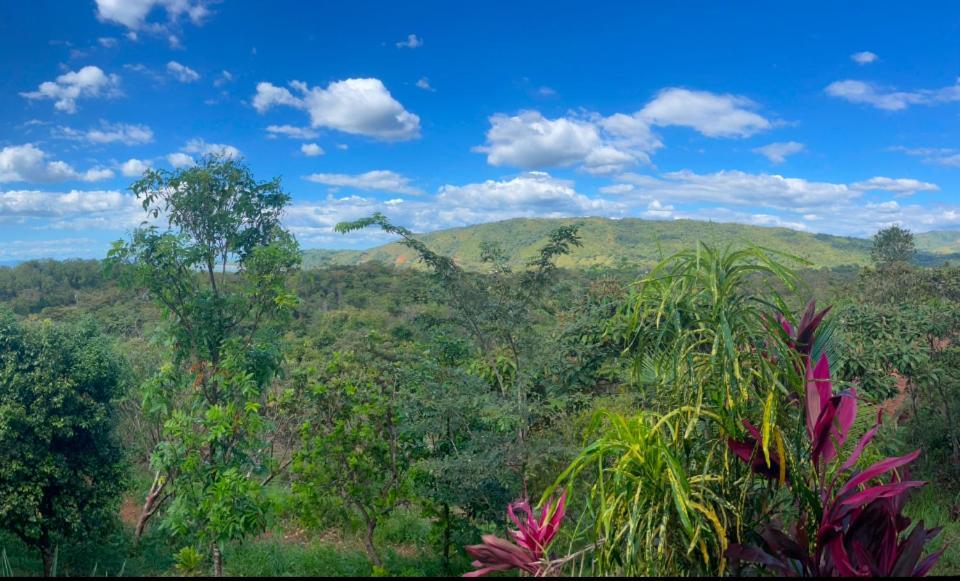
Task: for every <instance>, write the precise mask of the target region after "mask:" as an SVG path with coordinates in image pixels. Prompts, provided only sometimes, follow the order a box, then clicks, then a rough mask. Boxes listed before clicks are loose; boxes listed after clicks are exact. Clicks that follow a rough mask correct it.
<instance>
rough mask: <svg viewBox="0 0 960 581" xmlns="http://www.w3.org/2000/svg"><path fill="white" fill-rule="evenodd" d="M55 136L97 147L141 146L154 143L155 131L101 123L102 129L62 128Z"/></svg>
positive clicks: (136, 126) (128, 125)
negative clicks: (105, 145) (104, 145)
mask: <svg viewBox="0 0 960 581" xmlns="http://www.w3.org/2000/svg"><path fill="white" fill-rule="evenodd" d="M55 135H57V136H58V137H62V138H65V139H76V140H81V141H86V142H89V143H92V144H96V145H102V144H109V143H122V144H124V145H141V144H144V143H150V142H152V141H153V130H152V129H150V128H149V127H148V126H146V125H138V124H130V123H108V122H106V121H101V122H100V127H98V128H92V129H87V130H85V131H80V130H76V129H72V128H70V127H60V128H59V129H58V130H57V131H56V132H55Z"/></svg>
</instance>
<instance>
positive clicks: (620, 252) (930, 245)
mask: <svg viewBox="0 0 960 581" xmlns="http://www.w3.org/2000/svg"><path fill="white" fill-rule="evenodd" d="M569 224H581V228H580V232H581V233H582V236H583V246H581V247H579V248H575V249H574V250H573V251H572V252H571V253H570V254H569V255H566V256H561V257H559V258H558V259H557V266H560V267H562V268H619V267H624V266H640V267H645V268H649V267H651V266H653V265H654V264H656V263H657V262H659V261H660V260H662V259H663V258H664V257H666V256H670V255H672V254H674V253H676V252H679V251H681V250H686V249H688V248H690V247H691V246H693V245H695V244H696V243H697V242H698V241H699V242H704V243H707V244H710V245H716V246H726V245H728V244H729V245H732V246H734V247H744V246H747V245H751V244H753V245H757V246H761V247H764V248H768V249H771V250H774V251H777V252H785V253H789V254H792V255H794V256H798V257H800V258H803V259H805V260H808V261H810V262H811V263H812V265H813V266H816V267H824V266H825V267H835V266H844V265H857V266H863V265H867V264H870V262H871V259H870V248H871V242H870V241H869V240H866V239H862V238H851V237H844V236H831V235H829V234H810V233H806V232H799V231H797V230H790V229H789V228H768V227H763V226H749V225H745V224H723V223H716V222H702V221H697V220H674V221H661V220H641V219H637V218H624V219H621V220H612V219H609V218H556V219H533V218H515V219H513V220H504V221H502V222H493V223H489V224H479V225H476V226H468V227H464V228H452V229H449V230H441V231H438V232H433V233H430V234H424V235H423V236H422V239H423V241H424V243H426V244H427V245H429V246H430V248H432V249H434V250H435V251H436V252H438V253H440V254H442V255H444V256H449V257H451V258H453V259H454V260H455V261H456V263H457V264H459V265H460V266H461V267H463V268H465V269H467V270H479V269H480V266H481V262H480V248H481V245H482V244H483V243H484V242H497V243H499V244H500V246H501V247H502V248H503V251H504V254H505V255H507V256H509V257H510V260H509V263H510V266H514V267H516V266H520V265H522V264H524V263H526V262H527V261H529V260H530V259H531V258H533V257H534V256H535V255H536V252H537V249H538V248H540V247H542V246H543V244H544V243H546V241H547V237H548V236H549V234H550V232H551V231H553V230H555V229H556V228H558V227H560V226H564V225H569ZM916 240H917V248H918V250H919V251H920V252H919V253H918V256H917V261H918V262H919V263H921V264H941V263H943V262H945V261H947V260H956V259H957V258H958V257H960V235H958V234H957V233H955V232H929V233H926V234H918V235H917V236H916ZM371 261H374V262H382V263H385V264H392V265H394V266H414V267H417V268H419V266H417V264H418V261H417V260H416V252H414V251H413V250H411V249H410V248H407V247H405V246H403V245H401V244H399V243H391V244H386V245H383V246H378V247H376V248H372V249H370V250H366V251H357V250H341V251H336V250H307V251H305V252H304V261H303V265H304V267H305V268H316V267H323V266H331V265H352V264H359V263H363V262H371Z"/></svg>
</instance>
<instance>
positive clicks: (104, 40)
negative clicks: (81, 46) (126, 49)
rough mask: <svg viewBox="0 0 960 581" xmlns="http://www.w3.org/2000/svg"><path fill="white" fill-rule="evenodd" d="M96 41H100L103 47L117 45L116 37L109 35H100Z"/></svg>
mask: <svg viewBox="0 0 960 581" xmlns="http://www.w3.org/2000/svg"><path fill="white" fill-rule="evenodd" d="M97 42H98V43H100V46H102V47H103V48H113V47H115V46H117V39H115V38H113V37H111V36H101V37H100V38H98V39H97Z"/></svg>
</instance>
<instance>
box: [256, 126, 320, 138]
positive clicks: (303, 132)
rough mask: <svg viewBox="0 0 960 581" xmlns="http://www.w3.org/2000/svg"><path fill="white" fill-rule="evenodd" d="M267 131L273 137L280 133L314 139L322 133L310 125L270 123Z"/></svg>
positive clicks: (291, 136) (286, 135) (285, 135)
mask: <svg viewBox="0 0 960 581" xmlns="http://www.w3.org/2000/svg"><path fill="white" fill-rule="evenodd" d="M267 133H269V134H270V137H271V138H275V137H277V136H278V135H282V136H284V137H289V138H290V139H313V138H315V137H316V136H317V135H319V134H320V133H319V132H318V131H316V130H315V129H310V128H309V127H295V126H293V125H268V126H267Z"/></svg>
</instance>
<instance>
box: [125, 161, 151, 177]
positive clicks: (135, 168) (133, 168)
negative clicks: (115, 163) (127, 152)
mask: <svg viewBox="0 0 960 581" xmlns="http://www.w3.org/2000/svg"><path fill="white" fill-rule="evenodd" d="M148 169H150V162H149V161H145V160H142V159H135V158H131V159H128V160H127V161H125V162H123V165H121V166H120V173H122V174H123V175H124V176H126V177H128V178H138V177H140V176H142V175H143V172H145V171H147V170H148Z"/></svg>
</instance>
